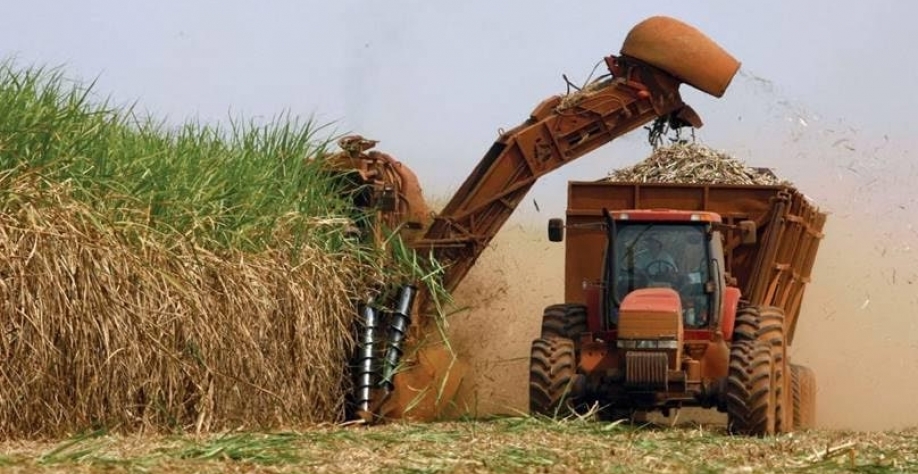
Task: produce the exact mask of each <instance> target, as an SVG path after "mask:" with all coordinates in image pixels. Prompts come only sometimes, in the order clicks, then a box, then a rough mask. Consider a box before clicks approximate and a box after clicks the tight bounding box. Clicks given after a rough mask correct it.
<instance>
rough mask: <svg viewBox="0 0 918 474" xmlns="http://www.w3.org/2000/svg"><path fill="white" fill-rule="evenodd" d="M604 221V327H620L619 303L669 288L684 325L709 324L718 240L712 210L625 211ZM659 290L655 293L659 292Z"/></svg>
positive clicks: (714, 302) (716, 220)
mask: <svg viewBox="0 0 918 474" xmlns="http://www.w3.org/2000/svg"><path fill="white" fill-rule="evenodd" d="M610 218H611V222H610V223H608V224H607V226H606V227H607V232H608V245H607V250H606V253H605V261H604V264H603V268H604V278H603V280H604V282H605V285H603V287H604V288H605V290H606V291H605V293H606V295H605V296H604V297H603V298H602V301H603V302H604V308H603V311H602V313H603V315H604V316H605V318H604V319H605V321H606V325H607V328H609V329H611V328H613V327H615V326H617V325H618V319H619V314H620V310H621V307H622V302H623V301H624V300H625V299H626V298H627V297H628V296H629V295H631V294H632V293H634V292H635V291H639V290H646V289H660V288H666V289H670V290H672V291H673V292H675V293H676V295H678V297H679V298H678V299H679V301H680V303H681V305H680V311H681V318H682V321H683V324H684V326H685V327H687V328H702V327H707V326H708V324H709V322H711V321H712V320H713V319H714V317H713V314H712V311H714V310H715V309H716V308H717V301H718V296H719V295H718V290H719V287H720V285H718V284H717V281H718V279H719V277H720V275H719V271H718V265H717V263H716V262H717V258H716V254H717V252H715V251H712V242H716V243H715V244H714V245H718V244H719V239H712V236H713V235H714V233H713V231H712V225H713V224H715V223H719V222H720V217H719V216H718V215H717V214H713V213H704V212H683V211H643V210H642V211H627V212H616V213H614V214H611V215H610ZM658 293H659V292H658Z"/></svg>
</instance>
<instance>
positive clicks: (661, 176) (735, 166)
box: [605, 143, 788, 185]
mask: <svg viewBox="0 0 918 474" xmlns="http://www.w3.org/2000/svg"><path fill="white" fill-rule="evenodd" d="M605 181H617V182H637V183H698V184H715V183H716V184H760V185H781V184H788V183H787V181H784V180H781V179H779V178H778V177H776V176H775V175H774V173H772V172H771V170H769V169H767V168H751V167H748V166H746V165H745V164H744V163H743V162H741V161H740V160H739V159H737V158H735V157H732V156H730V155H729V154H727V153H724V152H721V151H717V150H714V149H712V148H709V147H707V146H704V145H701V144H698V143H676V144H673V145H670V146H666V147H659V148H656V149H655V150H654V152H653V153H652V154H651V155H650V156H649V157H648V158H647V159H645V160H644V161H642V162H640V163H638V164H636V165H634V166H632V167H630V168H623V169H619V170H616V171H613V172H611V173H610V174H609V176H608V177H606V178H605Z"/></svg>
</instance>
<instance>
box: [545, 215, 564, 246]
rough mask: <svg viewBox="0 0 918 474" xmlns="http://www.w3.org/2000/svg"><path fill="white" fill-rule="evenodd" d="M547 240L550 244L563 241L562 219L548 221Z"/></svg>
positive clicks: (556, 218)
mask: <svg viewBox="0 0 918 474" xmlns="http://www.w3.org/2000/svg"><path fill="white" fill-rule="evenodd" d="M548 240H550V241H552V242H561V241H563V240H564V219H561V218H558V217H555V218H552V219H548Z"/></svg>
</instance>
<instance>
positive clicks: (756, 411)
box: [724, 341, 780, 436]
mask: <svg viewBox="0 0 918 474" xmlns="http://www.w3.org/2000/svg"><path fill="white" fill-rule="evenodd" d="M775 369H776V367H775V357H774V354H773V351H772V348H771V347H769V346H768V345H766V344H763V343H761V342H758V341H739V342H735V343H734V344H733V346H732V347H731V349H730V369H729V372H728V375H727V386H726V389H725V394H724V397H725V398H726V406H727V418H728V428H729V429H730V431H731V432H732V433H736V434H743V435H751V436H767V435H773V434H775V432H776V428H777V425H778V423H777V418H778V415H779V413H778V404H779V398H780V396H779V392H778V390H776V385H777V379H776V375H777V371H776V370H775Z"/></svg>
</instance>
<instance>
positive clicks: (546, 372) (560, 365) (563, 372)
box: [529, 338, 581, 418]
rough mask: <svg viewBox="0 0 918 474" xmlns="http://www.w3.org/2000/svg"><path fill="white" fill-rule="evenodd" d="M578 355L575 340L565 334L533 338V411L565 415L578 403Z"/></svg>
mask: <svg viewBox="0 0 918 474" xmlns="http://www.w3.org/2000/svg"><path fill="white" fill-rule="evenodd" d="M580 380H581V376H579V375H578V374H577V359H576V355H575V354H574V342H573V341H571V340H570V339H564V338H550V339H536V340H534V341H532V352H531V354H530V357H529V413H530V414H533V415H545V416H549V417H552V418H556V417H565V416H568V415H571V414H573V413H574V412H575V411H576V407H577V404H578V396H577V395H578V392H579V391H580V390H579V387H578V383H579V381H580Z"/></svg>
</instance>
